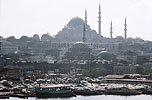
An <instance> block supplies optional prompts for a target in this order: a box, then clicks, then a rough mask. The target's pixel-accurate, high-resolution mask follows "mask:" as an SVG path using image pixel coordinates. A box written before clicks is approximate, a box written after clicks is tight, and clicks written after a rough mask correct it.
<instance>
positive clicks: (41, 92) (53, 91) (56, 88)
mask: <svg viewBox="0 0 152 100" xmlns="http://www.w3.org/2000/svg"><path fill="white" fill-rule="evenodd" d="M35 93H36V97H37V98H58V97H60V98H66V97H72V96H76V95H75V94H74V92H73V89H72V88H71V86H70V85H65V84H58V85H46V86H44V85H43V86H39V87H36V88H35Z"/></svg>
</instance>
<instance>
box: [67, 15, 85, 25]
mask: <svg viewBox="0 0 152 100" xmlns="http://www.w3.org/2000/svg"><path fill="white" fill-rule="evenodd" d="M79 25H84V21H83V19H81V18H79V17H75V18H72V19H71V20H70V22H69V23H68V26H74V27H75V26H79Z"/></svg>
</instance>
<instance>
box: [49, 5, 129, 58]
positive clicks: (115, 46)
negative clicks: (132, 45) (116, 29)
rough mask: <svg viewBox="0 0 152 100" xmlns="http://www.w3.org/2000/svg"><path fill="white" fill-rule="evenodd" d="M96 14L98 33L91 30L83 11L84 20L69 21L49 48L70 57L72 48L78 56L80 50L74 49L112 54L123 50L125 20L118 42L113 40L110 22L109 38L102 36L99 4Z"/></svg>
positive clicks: (125, 33) (125, 35)
mask: <svg viewBox="0 0 152 100" xmlns="http://www.w3.org/2000/svg"><path fill="white" fill-rule="evenodd" d="M98 14H99V15H98V33H97V32H96V31H95V30H92V29H91V28H90V26H89V25H88V24H87V10H85V17H84V18H85V20H83V19H81V18H79V17H75V18H73V19H71V20H70V22H69V23H68V24H67V25H66V26H65V27H64V28H63V29H62V30H61V31H59V32H58V34H57V35H56V36H55V40H54V42H53V43H52V45H51V48H58V49H60V51H61V52H60V54H61V55H65V54H66V55H71V53H73V52H74V50H73V49H74V48H75V49H76V50H77V53H78V55H82V54H84V53H82V52H79V51H81V50H80V49H77V48H76V47H82V49H83V50H86V51H88V52H90V50H89V48H91V50H92V51H99V52H101V51H105V50H106V51H110V52H113V53H118V52H119V50H120V49H121V48H123V46H124V42H125V40H126V39H127V20H126V18H125V24H124V38H122V37H120V41H119V40H116V39H114V38H113V28H112V22H111V24H110V38H105V37H103V36H102V34H101V7H100V4H99V12H98ZM118 39H119V38H118ZM78 45H79V46H78ZM69 49H70V50H69ZM72 50H73V51H72ZM99 52H98V53H99ZM85 54H86V55H87V56H88V55H89V53H85ZM75 57H76V56H75ZM79 57H80V56H79ZM79 57H78V58H79ZM80 58H81V57H80ZM72 59H74V58H72ZM82 59H83V58H82Z"/></svg>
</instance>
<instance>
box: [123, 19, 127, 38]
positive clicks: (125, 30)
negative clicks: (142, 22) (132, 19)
mask: <svg viewBox="0 0 152 100" xmlns="http://www.w3.org/2000/svg"><path fill="white" fill-rule="evenodd" d="M124 27H125V28H124V33H125V40H126V39H127V20H126V18H125V24H124Z"/></svg>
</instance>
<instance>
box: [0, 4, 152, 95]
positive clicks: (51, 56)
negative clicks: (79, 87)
mask: <svg viewBox="0 0 152 100" xmlns="http://www.w3.org/2000/svg"><path fill="white" fill-rule="evenodd" d="M98 14H99V16H98V28H99V29H98V32H96V31H95V30H93V29H91V27H90V26H89V25H88V23H87V10H85V17H84V20H83V19H82V18H80V17H74V18H72V19H71V20H70V21H69V23H67V25H65V26H64V27H63V28H62V29H61V30H60V31H59V32H58V33H57V34H56V35H55V36H51V35H50V34H49V32H46V33H44V34H43V35H42V36H41V37H40V36H39V35H38V34H34V35H33V37H28V36H22V37H21V38H19V39H17V38H15V36H9V37H7V38H3V37H2V36H1V37H0V72H1V73H0V78H1V80H4V79H5V80H8V81H11V82H14V84H15V83H21V82H22V80H24V79H30V80H32V81H35V80H36V79H46V78H53V79H54V80H53V81H51V82H52V83H77V82H78V83H80V82H81V81H80V79H81V80H82V77H85V80H87V79H88V78H86V77H89V79H90V78H92V80H91V83H93V82H95V83H97V82H99V81H100V82H101V81H104V82H105V81H106V82H116V83H117V82H118V83H119V82H120V83H121V82H122V80H123V79H126V78H127V79H132V80H129V83H130V84H132V83H133V84H135V83H136V84H138V83H143V84H146V85H147V84H148V85H151V83H152V81H151V79H152V41H145V40H143V39H141V38H128V37H127V18H125V17H124V37H122V36H117V37H115V38H114V37H113V26H112V21H111V23H109V38H107V37H104V36H102V28H101V23H102V22H101V11H100V5H99V12H98ZM59 77H60V78H59ZM61 77H64V80H62V78H61ZM65 77H68V78H67V79H66V78H65ZM77 77H79V78H80V79H79V78H77ZM94 78H98V80H93V79H94ZM100 78H102V79H104V80H99V79H100ZM113 79H116V80H113ZM117 79H120V80H117ZM121 79H122V80H121ZM141 80H142V81H141ZM147 80H148V81H147ZM24 82H25V81H24ZM87 82H90V80H89V81H88V80H87ZM125 82H126V83H127V82H128V80H123V82H122V83H125ZM22 84H23V83H22ZM33 84H34V82H33ZM14 91H15V90H14ZM35 91H36V90H35ZM36 93H37V92H36ZM130 93H132V92H130ZM133 93H135V92H133ZM138 93H139V92H138ZM142 93H143V92H142ZM148 93H149V92H148ZM150 93H152V90H151V91H150ZM86 94H87V93H86ZM24 96H25V95H24ZM37 96H39V95H37ZM47 96H48V95H47Z"/></svg>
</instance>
